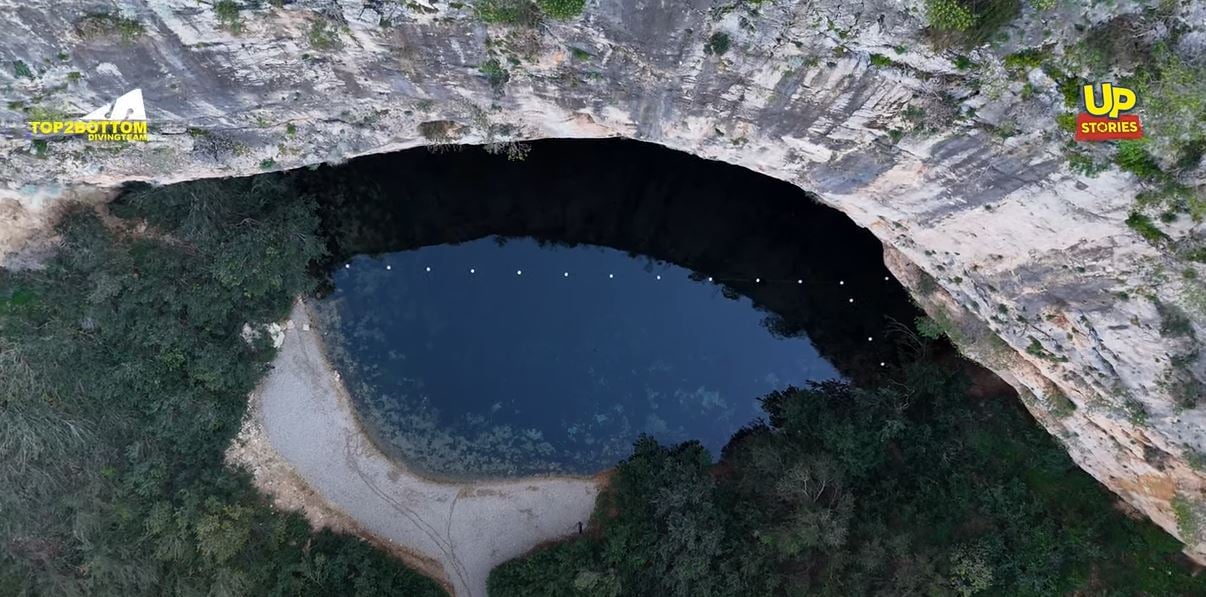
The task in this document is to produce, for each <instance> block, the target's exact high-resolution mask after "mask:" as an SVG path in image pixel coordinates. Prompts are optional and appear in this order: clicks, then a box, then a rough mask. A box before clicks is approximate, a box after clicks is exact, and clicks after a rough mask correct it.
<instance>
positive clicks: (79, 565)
mask: <svg viewBox="0 0 1206 597" xmlns="http://www.w3.org/2000/svg"><path fill="white" fill-rule="evenodd" d="M284 181H285V178H284V177H283V176H281V175H275V174H267V175H261V176H257V177H254V178H242V179H228V180H222V181H203V182H197V183H187V184H180V185H173V186H168V187H160V188H143V189H138V190H134V191H131V192H128V193H126V194H125V195H123V196H122V197H120V198H119V199H118V200H116V201H115V202H114V203H113V204H112V205H111V206H110V213H111V214H113V216H115V217H117V218H121V219H123V220H125V222H123V223H122V224H120V225H119V226H116V227H114V229H110V228H109V227H108V226H107V225H106V224H105V223H104V221H102V220H101V219H100V218H99V217H97V215H95V214H94V213H93V212H91V211H89V210H87V209H85V208H81V207H77V208H74V209H71V210H69V212H68V213H67V214H66V215H65V217H64V218H63V220H62V221H61V223H60V224H59V226H58V227H57V230H56V231H57V233H58V235H59V237H60V238H61V239H62V247H61V250H60V251H59V253H58V254H57V255H56V256H55V257H54V258H52V259H51V260H50V261H49V262H48V263H47V264H46V267H45V269H43V270H40V271H32V272H21V273H10V272H5V271H3V270H0V404H3V405H4V406H3V413H4V414H3V417H4V422H3V424H0V511H3V512H5V513H6V515H5V516H4V517H3V523H2V524H0V533H2V536H0V592H2V593H4V594H6V595H7V594H14V595H22V594H24V595H153V594H155V595H157V594H165V595H204V594H222V595H234V594H242V595H352V594H358V595H390V594H395V595H414V596H416V597H418V596H435V595H441V594H443V591H442V590H441V589H440V588H439V587H438V585H436V584H435V583H434V582H432V581H430V580H428V579H425V578H423V577H421V576H419V575H418V574H417V573H415V572H413V571H410V570H408V569H406V568H405V567H404V566H402V565H400V564H399V563H398V562H397V561H396V560H394V559H393V558H391V557H389V556H388V555H386V554H384V553H382V552H380V551H378V550H375V549H373V548H371V547H370V546H368V545H366V544H365V543H364V542H362V541H361V540H359V539H358V538H353V537H346V536H342V537H341V536H337V535H334V534H332V533H330V532H321V533H314V532H312V530H311V529H310V527H309V525H308V524H307V523H306V521H305V520H304V519H302V518H301V517H300V516H298V515H296V514H291V513H284V512H279V511H277V510H275V509H274V508H273V507H272V506H271V505H270V504H269V502H268V501H267V500H265V499H264V497H263V496H262V495H260V494H259V493H258V492H257V491H256V490H255V488H253V487H252V485H251V482H250V479H249V478H248V477H247V476H246V475H245V474H243V473H239V472H235V471H231V470H229V469H228V468H227V467H226V465H225V463H224V459H223V453H224V451H225V450H226V448H227V447H228V446H229V445H230V442H231V441H232V439H233V438H234V436H235V434H236V433H237V431H238V429H239V424H240V421H241V420H242V418H243V415H244V412H245V409H246V400H247V396H248V393H249V392H251V391H252V390H253V388H254V387H255V385H256V383H257V381H258V379H259V378H260V376H261V375H262V374H263V373H264V371H265V370H266V367H267V363H268V362H269V360H270V359H271V358H272V356H273V349H272V346H271V343H270V342H269V341H267V339H266V338H265V339H262V340H261V341H259V342H253V343H252V344H248V343H247V342H246V341H244V340H243V338H242V337H241V335H240V330H241V328H242V326H243V324H244V323H245V322H248V321H251V322H265V321H275V320H279V319H280V318H282V317H283V316H284V315H285V314H286V313H287V312H288V309H289V306H290V304H291V302H292V300H293V298H294V297H295V296H297V295H298V294H300V293H305V292H308V291H310V290H311V289H312V288H314V284H315V282H314V280H313V278H312V277H311V276H310V274H309V272H308V269H307V268H308V266H309V265H310V263H311V262H312V261H313V260H315V259H316V258H318V257H320V256H321V255H322V254H323V253H324V243H323V241H322V240H320V238H319V237H318V235H317V227H318V218H317V216H316V215H315V209H316V208H315V203H314V201H313V199H312V198H311V197H307V196H299V194H298V192H297V191H296V190H295V189H294V188H293V187H291V186H290V185H288V184H286V183H285V182H284ZM133 230H139V231H140V232H138V233H136V234H130V233H129V232H127V231H133ZM30 431H36V434H33V435H31V434H30V433H29V432H30ZM12 513H19V514H20V515H19V516H16V515H11V514H12Z"/></svg>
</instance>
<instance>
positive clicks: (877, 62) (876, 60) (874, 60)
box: [871, 54, 896, 67]
mask: <svg viewBox="0 0 1206 597" xmlns="http://www.w3.org/2000/svg"><path fill="white" fill-rule="evenodd" d="M871 64H872V65H873V66H878V67H889V66H892V65H893V64H896V63H895V62H892V59H891V58H888V57H887V56H884V55H883V54H872V55H871Z"/></svg>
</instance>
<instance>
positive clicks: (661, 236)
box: [299, 140, 917, 478]
mask: <svg viewBox="0 0 1206 597" xmlns="http://www.w3.org/2000/svg"><path fill="white" fill-rule="evenodd" d="M299 176H300V181H299V184H300V185H301V187H302V188H303V189H306V190H310V191H312V192H313V194H314V195H315V196H317V197H319V200H320V213H321V216H322V229H323V231H324V234H325V235H326V236H327V240H328V244H329V246H330V247H332V254H331V255H330V256H329V258H328V259H327V260H326V261H325V262H324V264H323V265H322V271H321V272H320V274H322V276H323V279H324V281H325V283H324V288H323V291H322V292H321V293H320V297H319V298H318V299H316V300H315V301H314V304H315V312H316V313H317V314H318V322H317V325H319V326H320V328H321V330H322V331H323V333H324V338H325V342H326V345H327V349H328V352H329V354H330V355H331V358H332V361H333V363H334V364H335V366H336V368H337V369H338V370H339V372H340V373H341V376H342V377H343V379H344V381H345V383H346V385H347V387H348V390H349V393H350V395H351V397H352V400H353V403H354V404H355V406H356V409H357V415H358V417H359V419H360V421H361V423H362V425H363V426H364V428H365V430H366V432H367V433H368V434H369V435H370V437H372V439H373V441H374V442H375V443H376V444H377V445H378V447H379V448H380V449H381V450H382V451H383V452H385V453H386V454H388V455H390V456H391V457H393V458H396V459H398V460H399V461H401V462H402V463H404V464H405V465H407V466H409V467H411V468H412V469H415V470H418V471H419V472H422V473H424V474H427V475H430V476H433V477H443V478H466V477H508V476H517V475H540V474H578V475H587V474H594V473H597V472H599V471H601V470H604V469H606V468H609V467H610V466H613V465H614V464H616V463H617V462H618V461H620V460H621V459H623V458H624V457H626V456H627V455H628V454H629V453H630V450H631V445H632V442H633V441H634V440H635V439H637V438H638V437H639V436H640V435H642V434H648V435H651V436H653V437H655V438H657V439H659V440H661V441H663V442H682V441H691V440H694V441H699V442H701V443H702V444H703V445H704V446H705V447H706V448H708V450H709V451H711V452H712V454H713V455H714V456H715V455H719V453H720V451H721V450H722V449H723V448H724V446H725V444H726V443H727V442H728V440H729V438H730V437H732V435H733V434H734V433H736V432H739V431H740V430H741V429H742V428H743V427H745V426H747V425H750V424H751V423H754V422H756V421H757V420H758V417H759V416H760V413H761V410H760V408H759V398H760V397H761V396H763V395H765V394H767V393H769V392H771V391H774V390H781V389H783V388H785V387H788V386H792V385H795V386H800V385H804V384H807V383H809V382H821V381H825V380H830V379H846V380H852V381H856V382H872V381H874V380H875V379H876V378H879V377H881V376H886V375H887V374H888V372H889V371H891V369H892V367H893V365H894V363H895V359H896V355H897V354H899V350H898V347H897V346H896V343H897V342H898V341H899V340H900V338H899V337H898V334H894V332H893V330H899V329H900V328H901V326H900V325H899V324H900V323H901V322H903V323H904V324H906V325H907V324H909V323H910V322H911V321H912V318H913V317H914V316H915V315H916V314H917V312H916V310H915V309H914V307H913V306H912V305H911V304H910V302H909V300H908V296H907V294H906V293H905V291H904V290H903V288H901V286H900V285H899V284H898V283H897V282H896V281H895V279H894V278H892V277H891V275H890V274H889V272H888V271H887V270H886V268H885V267H884V265H883V259H882V247H881V246H880V243H879V242H878V241H877V240H876V239H875V238H874V237H873V236H872V235H871V234H870V233H868V232H867V231H865V230H863V229H861V228H859V227H857V226H856V225H855V224H854V223H852V222H851V221H850V220H849V219H848V218H846V217H845V216H844V215H843V214H841V213H838V212H837V211H835V210H833V209H831V208H828V207H825V206H823V205H821V204H819V203H818V202H817V201H816V200H815V199H814V198H813V197H811V196H810V195H808V194H807V193H805V192H804V191H801V190H800V189H798V188H797V187H794V186H792V185H790V184H787V183H784V182H781V181H777V180H774V179H771V178H769V177H765V176H762V175H759V174H756V173H753V172H750V171H748V170H745V169H743V168H739V167H735V166H731V165H727V164H723V163H718V162H712V161H708V160H704V159H700V158H696V157H692V156H689V155H687V154H683V153H679V152H675V151H671V150H668V149H665V148H662V147H659V146H655V145H649V144H643V143H638V142H633V141H621V140H602V141H600V140H590V141H586V140H549V141H538V142H534V143H532V148H531V151H530V153H529V154H528V156H527V158H526V159H525V160H523V161H519V162H512V161H507V160H506V159H505V158H502V157H499V156H495V155H490V154H488V153H486V152H484V151H482V150H480V149H478V148H469V147H467V148H463V149H461V150H459V151H444V152H440V153H432V152H428V151H425V150H412V151H404V152H400V153H396V154H390V155H382V156H374V157H369V158H363V159H358V160H355V161H353V162H350V163H348V164H344V165H340V166H334V167H324V168H319V169H316V170H313V171H310V172H305V173H301V174H300V175H299Z"/></svg>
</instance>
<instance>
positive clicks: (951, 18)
mask: <svg viewBox="0 0 1206 597" xmlns="http://www.w3.org/2000/svg"><path fill="white" fill-rule="evenodd" d="M925 16H926V20H927V21H928V22H929V24H930V26H931V27H933V28H935V29H939V30H942V31H967V30H968V29H971V28H972V25H974V24H976V19H975V17H974V16H972V12H971V9H969V8H968V7H966V6H964V5H963V4H962V3H961V2H959V0H926V3H925Z"/></svg>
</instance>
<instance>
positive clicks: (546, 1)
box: [536, 0, 586, 21]
mask: <svg viewBox="0 0 1206 597" xmlns="http://www.w3.org/2000/svg"><path fill="white" fill-rule="evenodd" d="M536 3H537V4H539V5H540V10H541V11H542V12H543V13H544V14H546V15H548V16H549V17H552V18H554V19H557V20H559V21H568V20H569V19H572V18H574V17H576V16H578V15H580V14H582V9H583V7H585V6H586V0H536Z"/></svg>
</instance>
